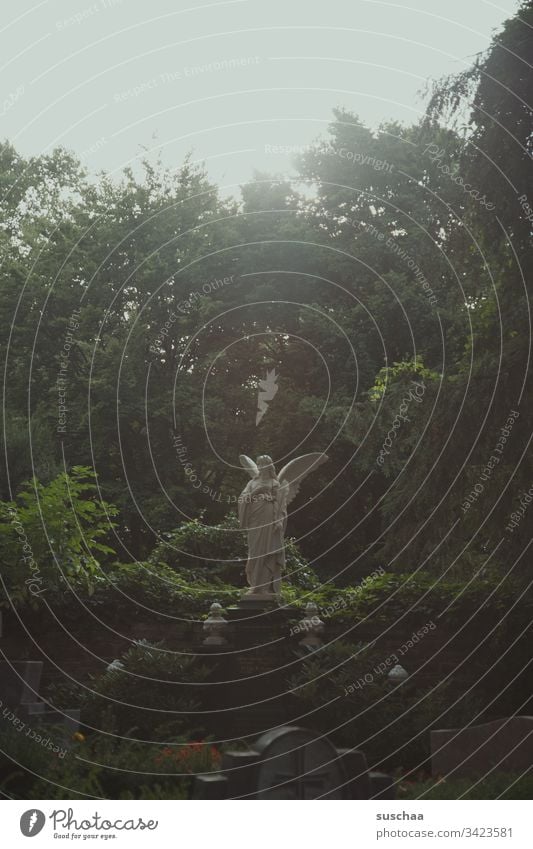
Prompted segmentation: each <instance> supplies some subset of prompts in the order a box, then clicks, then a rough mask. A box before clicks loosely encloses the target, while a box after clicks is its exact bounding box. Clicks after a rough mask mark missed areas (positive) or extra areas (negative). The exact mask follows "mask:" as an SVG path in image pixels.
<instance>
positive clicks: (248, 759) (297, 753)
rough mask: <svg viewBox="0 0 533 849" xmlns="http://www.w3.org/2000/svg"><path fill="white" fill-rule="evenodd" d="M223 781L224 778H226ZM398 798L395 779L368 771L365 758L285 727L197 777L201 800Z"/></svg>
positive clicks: (230, 754) (229, 754)
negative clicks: (219, 768)
mask: <svg viewBox="0 0 533 849" xmlns="http://www.w3.org/2000/svg"><path fill="white" fill-rule="evenodd" d="M222 779H223V780H222ZM373 795H378V796H379V797H380V798H394V794H393V781H392V778H391V777H390V776H386V775H384V774H382V773H370V774H369V773H368V768H367V763H366V759H365V756H364V754H363V753H362V752H358V751H355V750H352V749H337V748H335V746H333V744H332V743H331V742H330V741H329V740H328V739H327V737H323V736H321V735H319V734H317V733H314V732H312V731H308V730H306V729H304V728H296V727H290V726H285V727H282V728H277V729H275V730H273V731H269V732H268V733H266V734H263V735H262V736H261V737H260V738H259V739H258V740H257V741H256V743H255V744H254V746H253V749H251V750H248V751H240V752H227V753H226V754H225V755H224V758H223V761H222V772H221V773H220V774H219V776H218V778H217V776H216V774H215V775H201V776H198V777H197V779H196V781H195V784H194V788H193V797H194V798H196V799H206V798H212V799H215V798H216V799H266V800H268V799H369V798H372V796H373Z"/></svg>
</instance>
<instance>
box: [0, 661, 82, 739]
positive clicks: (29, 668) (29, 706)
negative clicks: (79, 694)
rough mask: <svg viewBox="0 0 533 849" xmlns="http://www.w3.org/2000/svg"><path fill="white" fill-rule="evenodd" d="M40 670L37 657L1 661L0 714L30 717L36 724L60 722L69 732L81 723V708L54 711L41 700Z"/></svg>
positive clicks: (56, 723)
mask: <svg viewBox="0 0 533 849" xmlns="http://www.w3.org/2000/svg"><path fill="white" fill-rule="evenodd" d="M42 671H43V663H42V661H40V660H15V661H11V662H8V661H0V717H1V716H3V717H4V718H6V717H9V716H10V715H11V714H13V715H16V716H17V717H20V718H24V719H25V720H27V722H29V723H30V724H31V722H32V721H33V722H35V723H36V724H38V725H39V726H40V725H61V726H63V729H64V733H65V734H66V735H67V736H70V735H72V734H74V732H75V731H77V730H78V728H79V727H80V711H79V710H78V709H73V710H66V711H64V712H60V711H56V710H54V709H53V708H51V707H49V706H48V705H47V704H46V703H45V702H43V701H42V699H41V698H40V697H39V687H40V684H41V675H42ZM4 712H5V713H4Z"/></svg>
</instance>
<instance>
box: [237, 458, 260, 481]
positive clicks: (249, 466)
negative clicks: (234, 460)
mask: <svg viewBox="0 0 533 849" xmlns="http://www.w3.org/2000/svg"><path fill="white" fill-rule="evenodd" d="M239 462H240V464H241V466H242V467H243V469H245V470H246V471H247V472H248V474H249V475H250V477H251V478H252V479H253V478H256V477H257V475H258V474H259V469H258V468H257V466H256V464H255V463H254V461H253V460H252V458H251V457H247V456H246V454H239Z"/></svg>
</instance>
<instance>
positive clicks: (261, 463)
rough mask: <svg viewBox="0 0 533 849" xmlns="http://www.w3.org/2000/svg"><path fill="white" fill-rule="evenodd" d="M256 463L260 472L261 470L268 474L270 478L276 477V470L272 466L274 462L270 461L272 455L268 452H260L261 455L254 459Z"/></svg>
mask: <svg viewBox="0 0 533 849" xmlns="http://www.w3.org/2000/svg"><path fill="white" fill-rule="evenodd" d="M256 465H257V468H258V469H259V472H260V473H261V472H262V473H263V474H264V475H265V474H268V475H269V477H271V478H275V477H276V470H275V468H274V463H273V462H272V457H269V456H268V454H261V456H260V457H258V458H257V460H256Z"/></svg>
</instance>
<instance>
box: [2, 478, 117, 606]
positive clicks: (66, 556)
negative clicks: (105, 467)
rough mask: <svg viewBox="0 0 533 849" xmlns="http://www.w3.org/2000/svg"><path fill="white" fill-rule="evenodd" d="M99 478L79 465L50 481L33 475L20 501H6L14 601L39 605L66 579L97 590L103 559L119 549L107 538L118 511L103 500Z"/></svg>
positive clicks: (5, 536)
mask: <svg viewBox="0 0 533 849" xmlns="http://www.w3.org/2000/svg"><path fill="white" fill-rule="evenodd" d="M94 477H95V474H94V472H93V471H92V470H91V469H89V468H88V467H85V466H74V468H73V469H72V470H71V471H70V472H69V473H66V472H63V473H62V474H60V475H58V476H57V477H56V478H55V479H54V480H52V481H51V482H50V483H49V484H46V485H44V484H42V483H39V481H38V480H37V479H36V478H33V479H32V480H31V481H28V482H27V483H26V484H24V485H23V488H22V490H21V492H20V493H19V494H18V496H17V499H16V501H2V502H0V561H1V562H2V571H3V575H4V580H5V583H6V591H7V593H8V595H9V598H10V599H11V602H12V603H13V604H15V605H17V606H21V605H27V604H29V605H31V606H33V607H35V606H36V603H37V599H38V597H39V595H40V594H42V593H44V592H46V593H49V594H61V592H64V589H65V582H68V583H69V584H74V585H76V587H84V588H85V589H86V590H87V591H88V592H89V593H91V592H92V591H93V590H94V586H95V583H96V582H97V579H98V574H99V562H98V559H97V558H103V559H106V558H108V556H109V555H110V554H113V553H114V552H113V550H112V549H111V548H110V547H109V546H108V545H106V544H105V542H104V541H103V540H104V539H105V537H106V535H107V534H108V533H109V531H110V529H111V528H112V527H113V526H114V525H113V523H112V521H111V517H112V516H115V515H116V513H117V510H116V508H115V507H113V506H112V505H110V504H107V503H106V502H104V501H101V500H100V499H99V497H98V491H97V487H96V484H95V482H94ZM0 603H1V604H3V605H4V606H7V605H8V601H7V600H5V601H3V602H0Z"/></svg>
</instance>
